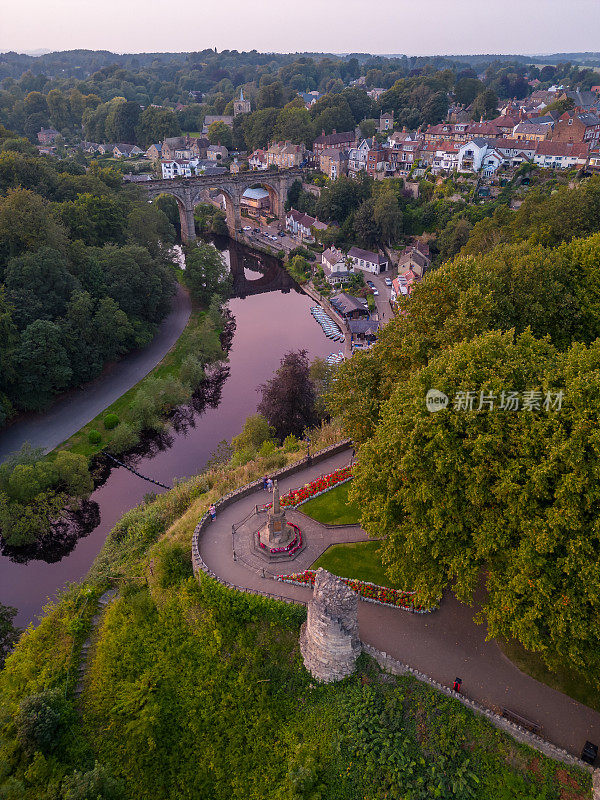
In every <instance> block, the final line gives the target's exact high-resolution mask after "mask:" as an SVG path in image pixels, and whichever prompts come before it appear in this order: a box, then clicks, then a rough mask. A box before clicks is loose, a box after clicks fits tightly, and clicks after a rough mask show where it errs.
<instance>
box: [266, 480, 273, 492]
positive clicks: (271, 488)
mask: <svg viewBox="0 0 600 800" xmlns="http://www.w3.org/2000/svg"><path fill="white" fill-rule="evenodd" d="M267 491H269V492H272V491H273V481H272V480H271V478H267Z"/></svg>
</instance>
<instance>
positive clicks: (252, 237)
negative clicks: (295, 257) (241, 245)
mask: <svg viewBox="0 0 600 800" xmlns="http://www.w3.org/2000/svg"><path fill="white" fill-rule="evenodd" d="M242 221H243V224H244V226H245V227H251V228H252V230H250V231H242V233H241V234H240V241H244V240H245V241H247V242H248V244H249V245H250V246H252V245H253V244H259V245H262V246H263V247H264V246H265V245H267V246H268V247H272V248H273V253H274V254H275V253H277V252H278V251H279V250H283V251H284V252H286V253H289V251H290V250H293V249H294V248H296V247H298V244H299V243H298V242H297V241H296V240H295V239H294V238H293V237H292V236H290V235H289V234H288V233H286V234H285V236H279V232H280V231H281V230H283V231H285V224H284V223H281V222H279V221H276V222H273V223H272V224H271V225H265V224H264V223H262V222H259V221H258V220H255V219H250V218H248V217H242ZM257 231H258V232H257ZM242 236H243V237H244V239H242V238H241V237H242ZM271 236H276V237H277V241H274V240H273V239H271V238H270V237H271Z"/></svg>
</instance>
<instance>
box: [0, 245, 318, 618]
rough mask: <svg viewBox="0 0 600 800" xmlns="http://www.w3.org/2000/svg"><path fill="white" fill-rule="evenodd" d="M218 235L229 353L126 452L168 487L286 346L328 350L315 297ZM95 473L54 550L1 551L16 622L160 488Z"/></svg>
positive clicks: (0, 592)
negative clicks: (229, 291)
mask: <svg viewBox="0 0 600 800" xmlns="http://www.w3.org/2000/svg"><path fill="white" fill-rule="evenodd" d="M215 243H216V245H217V246H218V247H219V249H221V250H223V251H224V255H225V258H226V260H227V263H228V264H229V265H230V269H231V272H232V277H233V290H234V294H235V297H233V298H232V299H231V300H230V301H229V303H228V309H229V311H230V313H231V315H232V319H233V320H234V321H235V326H232V329H231V342H230V347H229V360H228V362H226V363H225V364H224V365H223V368H222V369H220V370H217V371H216V372H215V373H214V374H213V375H211V379H210V380H209V381H207V382H206V383H205V384H204V385H203V387H202V389H201V391H200V392H198V393H197V395H196V396H195V397H194V398H193V400H192V402H191V403H190V404H188V405H186V406H182V407H181V408H179V409H177V411H176V412H175V413H174V414H173V417H172V420H171V426H170V428H169V429H168V430H167V431H166V432H165V433H161V434H160V435H159V436H156V437H155V436H152V437H149V438H148V439H147V440H145V441H144V442H142V443H141V445H140V447H139V448H136V450H135V451H133V453H131V454H130V455H129V456H128V458H129V459H130V462H129V461H128V463H131V464H132V466H135V469H136V470H137V471H138V472H140V473H141V474H143V475H148V476H149V477H151V478H153V479H155V480H158V481H160V482H162V483H164V484H166V485H169V486H171V485H172V484H173V482H174V480H176V479H182V478H185V477H189V476H191V475H193V474H195V473H197V472H198V471H200V470H201V469H203V467H204V466H205V465H206V463H207V461H208V459H209V458H210V456H211V454H212V453H213V452H214V451H215V450H216V449H217V447H218V445H219V442H221V441H222V440H224V439H226V440H228V441H230V440H231V438H232V437H233V436H235V435H236V434H237V433H239V431H240V429H241V427H242V425H243V422H244V419H245V418H246V417H247V416H248V415H249V414H252V413H255V412H256V406H257V404H258V400H259V396H258V393H257V391H256V388H257V387H258V385H259V384H261V383H264V382H265V381H266V380H268V378H270V377H271V375H272V374H273V371H274V370H275V369H276V368H277V367H278V366H279V362H280V360H281V358H282V356H283V355H284V354H285V353H287V352H288V351H290V350H294V349H299V348H305V349H306V350H307V351H308V353H309V354H310V356H312V357H314V356H320V357H324V356H327V355H328V354H329V353H330V352H331V351H332V349H333V347H332V343H331V342H330V341H329V340H328V339H327V338H326V337H325V335H324V333H323V331H322V329H321V328H320V327H319V326H318V325H317V324H316V322H315V321H314V319H313V318H312V316H311V314H310V307H311V306H312V305H313V301H312V300H311V299H310V298H309V297H308V296H307V295H305V294H304V293H303V292H301V291H300V290H299V289H298V287H297V286H296V284H295V283H294V281H293V280H292V279H291V278H290V276H289V275H288V274H287V272H285V270H283V269H282V268H281V267H280V265H279V262H278V261H277V259H274V258H271V257H269V256H265V255H262V254H261V255H255V254H253V253H251V252H250V251H248V250H247V249H245V248H243V247H241V246H239V245H237V244H236V243H233V242H231V241H230V240H227V239H226V240H224V241H223V240H221V241H216V242H215ZM124 460H125V459H124ZM97 481H98V486H97V488H96V490H95V491H94V493H93V494H92V496H91V497H90V500H89V503H88V504H86V506H85V509H84V510H83V511H82V518H81V519H77V518H73V517H71V516H70V517H69V519H67V520H65V527H64V529H61V536H60V541H59V543H58V546H57V547H56V549H55V550H53V549H52V548H51V547H50V543H47V544H46V545H44V544H43V543H42V545H41V546H40V547H38V548H36V549H35V550H32V551H30V552H29V554H25V552H24V551H23V552H22V553H21V554H15V553H14V552H8V551H7V552H4V553H2V555H1V556H0V602H1V603H4V604H7V605H13V606H16V607H17V608H18V609H19V614H18V618H17V621H18V624H20V625H24V624H27V623H28V622H30V621H31V620H33V619H34V618H35V617H36V615H37V614H39V612H40V610H41V608H42V605H43V604H44V603H45V601H46V599H47V598H48V597H53V596H55V594H56V592H57V590H59V589H60V588H61V587H62V586H64V585H65V584H66V583H67V582H69V581H77V580H80V579H81V578H82V577H83V576H84V575H85V574H86V573H87V571H88V569H89V568H90V566H91V563H92V561H93V560H94V558H95V556H96V555H97V554H98V552H99V550H100V548H101V547H102V543H103V542H104V539H105V538H106V535H107V533H108V532H109V531H110V529H111V528H112V527H113V526H114V525H115V523H116V522H117V520H118V519H119V518H120V517H121V516H122V515H123V514H124V513H125V512H126V511H127V510H129V509H130V508H132V507H134V506H136V505H138V504H139V503H141V502H142V501H143V499H144V496H145V495H147V494H149V493H151V492H161V491H163V490H162V489H160V488H158V487H156V486H154V485H153V484H150V483H147V482H146V481H143V480H141V479H140V478H138V477H137V476H135V475H133V474H132V473H131V472H129V471H128V470H127V469H124V468H122V467H120V468H114V467H112V468H111V467H109V466H108V465H101V466H99V468H98V475H97ZM51 550H52V552H51ZM17 558H18V559H19V560H16V559H17Z"/></svg>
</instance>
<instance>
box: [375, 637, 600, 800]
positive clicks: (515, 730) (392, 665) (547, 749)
mask: <svg viewBox="0 0 600 800" xmlns="http://www.w3.org/2000/svg"><path fill="white" fill-rule="evenodd" d="M363 651H364V652H365V653H367V655H370V656H371V657H372V658H374V659H375V661H377V663H378V664H379V666H380V667H382V668H383V669H384V670H385V671H386V672H389V673H391V674H392V675H411V676H412V677H413V678H416V679H417V680H419V681H422V682H423V683H427V684H428V685H429V686H431V687H432V688H433V689H436V690H437V691H438V692H442V693H443V694H445V695H447V696H448V697H453V698H454V699H455V700H458V701H459V702H461V703H462V704H463V705H464V706H466V707H467V708H470V709H471V711H473V712H475V714H481V716H483V717H485V718H486V719H488V720H489V721H490V722H491V723H492V724H493V725H495V726H496V727H497V728H500V729H501V730H503V731H505V732H506V733H508V734H510V735H511V736H512V737H513V739H516V740H517V741H518V742H522V743H523V744H526V745H529V747H533V748H534V749H535V750H538V751H539V752H540V753H543V754H544V755H545V756H548V757H549V758H552V759H554V760H555V761H561V762H562V763H563V764H568V765H569V766H572V767H580V768H581V769H585V770H586V771H587V772H591V773H593V774H594V783H596V782H598V781H599V778H597V777H596V773H598V772H599V771H598V770H595V769H594V768H593V767H591V766H590V765H589V764H586V763H585V762H584V761H581V759H579V758H576V757H575V756H572V755H571V754H570V753H567V751H566V750H563V749H562V748H560V747H557V746H556V745H554V744H552V743H551V742H547V741H546V740H545V739H542V737H541V736H537V735H536V734H535V733H531V732H530V731H528V730H526V729H525V728H522V727H521V726H520V725H516V724H515V723H514V722H510V720H508V719H506V718H505V717H501V716H500V714H495V713H494V712H493V711H491V710H490V709H489V708H486V707H485V706H482V705H480V704H479V703H477V702H475V700H470V699H469V698H468V697H465V696H464V695H462V694H460V693H459V692H455V691H453V690H452V689H450V688H449V687H448V686H444V685H443V684H441V683H438V682H437V681H436V680H434V679H433V678H431V677H429V675H425V674H424V673H422V672H419V671H418V670H416V669H413V668H412V667H409V666H407V665H406V664H402V663H401V662H400V661H396V659H395V658H392V657H391V656H389V655H388V654H387V653H383V652H382V651H381V650H377V649H376V648H375V647H372V646H371V645H370V644H365V643H364V642H363ZM599 774H600V773H599ZM593 797H594V800H600V794H596V790H595V789H594V795H593Z"/></svg>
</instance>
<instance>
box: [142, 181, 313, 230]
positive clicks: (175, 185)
mask: <svg viewBox="0 0 600 800" xmlns="http://www.w3.org/2000/svg"><path fill="white" fill-rule="evenodd" d="M303 174H304V170H303V169H300V168H295V169H286V170H279V169H270V170H265V171H264V172H242V173H239V174H237V175H231V174H228V173H226V174H224V175H198V176H197V177H194V178H173V179H166V180H165V179H163V180H153V181H147V182H146V183H142V184H140V186H141V187H142V188H143V189H144V190H145V191H146V193H147V195H148V199H149V200H154V199H155V198H156V197H158V196H159V195H161V194H167V195H171V196H172V197H174V198H175V200H176V201H177V206H178V208H179V219H180V220H181V238H182V239H183V241H184V242H189V241H191V240H193V239H195V238H196V232H195V228H194V208H195V206H197V205H198V203H202V202H206V201H207V200H208V196H209V192H210V191H211V190H214V189H216V190H217V191H219V192H220V193H221V194H222V195H223V196H224V198H225V207H226V208H225V210H226V214H227V227H228V228H229V234H230V236H231V237H232V238H233V239H237V238H238V230H239V228H241V225H242V216H241V201H242V195H243V194H244V192H245V191H246V189H250V188H252V187H255V186H260V187H262V188H264V189H266V190H267V192H268V193H269V200H270V202H271V211H272V214H273V216H275V217H277V218H278V219H279V220H280V221H283V219H284V215H285V211H284V204H285V201H286V199H287V193H288V191H289V189H290V187H291V185H292V184H293V183H294V181H295V180H302V176H303Z"/></svg>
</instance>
